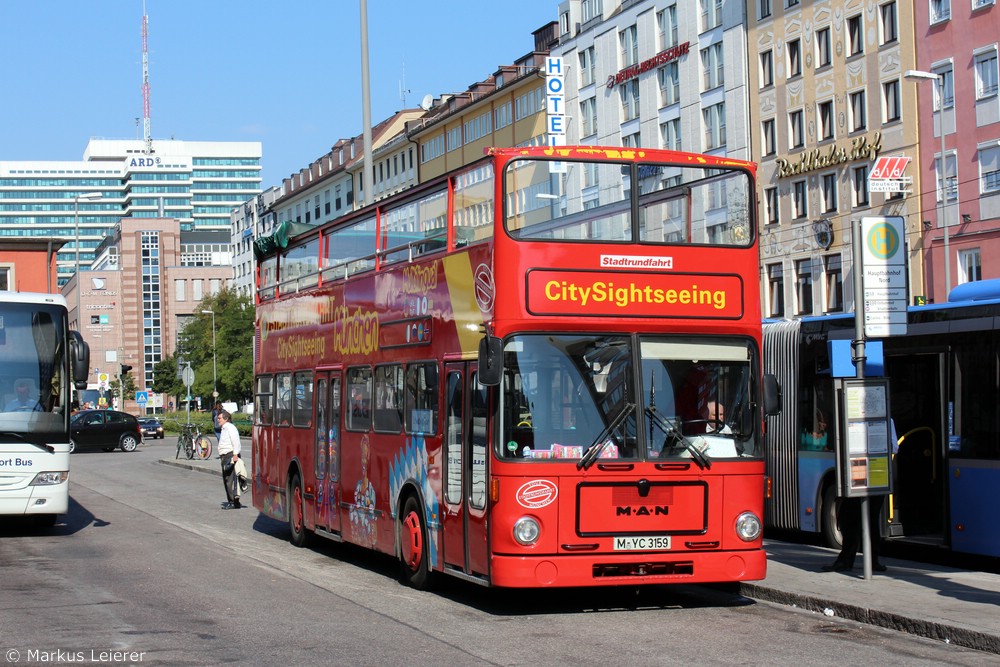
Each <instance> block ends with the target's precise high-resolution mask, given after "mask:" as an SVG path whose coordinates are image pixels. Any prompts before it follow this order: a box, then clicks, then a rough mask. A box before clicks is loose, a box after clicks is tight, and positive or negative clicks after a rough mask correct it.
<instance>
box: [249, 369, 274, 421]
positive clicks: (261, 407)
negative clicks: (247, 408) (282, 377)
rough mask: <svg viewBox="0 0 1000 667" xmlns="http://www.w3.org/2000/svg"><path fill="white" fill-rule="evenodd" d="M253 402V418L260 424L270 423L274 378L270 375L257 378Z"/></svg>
mask: <svg viewBox="0 0 1000 667" xmlns="http://www.w3.org/2000/svg"><path fill="white" fill-rule="evenodd" d="M254 403H255V404H254V410H253V414H254V420H255V421H256V422H257V423H258V424H260V425H267V424H270V423H271V416H272V414H273V413H272V411H273V410H274V378H273V377H271V376H270V375H261V376H259V377H258V378H257V392H256V395H255V398H254Z"/></svg>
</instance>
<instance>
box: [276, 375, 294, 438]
mask: <svg viewBox="0 0 1000 667" xmlns="http://www.w3.org/2000/svg"><path fill="white" fill-rule="evenodd" d="M277 379H278V391H277V394H278V395H277V397H276V398H277V400H276V401H275V404H274V423H275V424H277V425H278V426H288V425H289V424H290V423H291V421H292V375H291V373H281V374H279V375H278V378H277Z"/></svg>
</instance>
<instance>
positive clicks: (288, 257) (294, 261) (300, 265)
mask: <svg viewBox="0 0 1000 667" xmlns="http://www.w3.org/2000/svg"><path fill="white" fill-rule="evenodd" d="M278 266H279V274H278V282H279V284H280V285H281V287H282V291H289V290H290V291H293V292H297V291H298V290H300V289H305V288H307V287H315V286H316V285H317V284H319V237H316V238H312V239H309V241H308V242H306V243H304V244H303V245H300V246H296V247H294V248H289V250H288V251H287V252H285V253H283V254H282V255H281V262H280V264H279V265H278Z"/></svg>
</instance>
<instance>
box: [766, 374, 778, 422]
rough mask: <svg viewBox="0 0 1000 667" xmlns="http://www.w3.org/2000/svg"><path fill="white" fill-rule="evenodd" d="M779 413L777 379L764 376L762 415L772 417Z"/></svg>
mask: <svg viewBox="0 0 1000 667" xmlns="http://www.w3.org/2000/svg"><path fill="white" fill-rule="evenodd" d="M780 412H781V385H779V384H778V378H776V377H775V376H773V375H771V374H770V373H765V374H764V414H765V415H767V416H769V417H773V416H774V415H776V414H778V413H780Z"/></svg>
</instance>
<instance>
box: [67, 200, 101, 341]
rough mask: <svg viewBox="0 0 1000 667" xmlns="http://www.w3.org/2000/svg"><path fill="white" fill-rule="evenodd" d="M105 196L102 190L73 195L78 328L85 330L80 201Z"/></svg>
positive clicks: (78, 329)
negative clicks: (81, 270) (82, 298)
mask: <svg viewBox="0 0 1000 667" xmlns="http://www.w3.org/2000/svg"><path fill="white" fill-rule="evenodd" d="M103 196H104V193H102V192H84V193H81V194H78V195H77V196H75V197H73V224H74V226H75V227H76V244H75V245H76V330H77V331H80V332H83V314H82V313H81V312H80V292H81V291H82V290H83V285H82V284H81V283H80V201H81V200H82V201H96V200H98V199H100V198H101V197H103Z"/></svg>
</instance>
